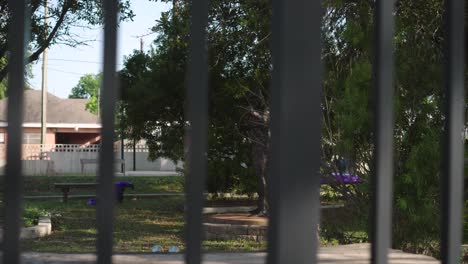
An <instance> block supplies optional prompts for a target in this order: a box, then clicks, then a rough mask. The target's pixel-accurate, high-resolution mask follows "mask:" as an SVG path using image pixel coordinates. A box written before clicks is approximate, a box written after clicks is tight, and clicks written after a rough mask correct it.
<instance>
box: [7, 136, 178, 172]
mask: <svg viewBox="0 0 468 264" xmlns="http://www.w3.org/2000/svg"><path fill="white" fill-rule="evenodd" d="M135 150H136V151H135V165H136V166H135V170H136V171H145V172H147V171H161V172H175V171H176V170H177V167H181V166H182V163H180V162H179V164H178V165H176V164H175V163H174V162H173V161H171V160H169V159H165V158H158V159H156V160H155V161H150V160H148V155H149V153H148V147H147V146H146V145H137V146H136V147H135ZM99 152H100V145H74V144H55V145H40V144H24V145H23V156H22V162H23V170H24V174H25V175H30V176H36V175H81V174H84V175H96V174H97V169H98V167H97V166H98V164H99V163H92V164H85V165H84V166H83V171H82V165H81V160H82V159H88V160H98V159H99ZM114 153H115V157H116V159H121V150H120V144H116V145H115V151H114ZM133 159H134V155H133V146H125V147H124V162H125V170H126V171H133V169H134V166H133ZM5 164H6V159H5V145H3V146H0V170H1V172H2V173H3V170H4V166H5ZM115 170H116V172H121V165H120V163H116V165H115ZM82 172H83V173H82Z"/></svg>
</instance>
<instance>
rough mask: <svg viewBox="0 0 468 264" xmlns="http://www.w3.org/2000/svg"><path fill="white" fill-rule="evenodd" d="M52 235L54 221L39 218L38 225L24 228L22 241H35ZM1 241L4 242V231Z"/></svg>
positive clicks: (1, 230) (1, 234) (1, 233)
mask: <svg viewBox="0 0 468 264" xmlns="http://www.w3.org/2000/svg"><path fill="white" fill-rule="evenodd" d="M50 234H52V221H51V220H50V217H39V221H38V223H37V225H35V226H31V227H22V228H21V232H20V239H34V238H39V237H45V236H48V235H50ZM0 240H3V229H0Z"/></svg>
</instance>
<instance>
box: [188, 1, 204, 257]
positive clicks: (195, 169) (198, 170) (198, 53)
mask: <svg viewBox="0 0 468 264" xmlns="http://www.w3.org/2000/svg"><path fill="white" fill-rule="evenodd" d="M191 5H192V6H191V7H192V17H191V25H190V54H189V62H188V72H187V101H188V108H187V111H186V116H187V118H188V120H189V123H190V128H189V131H188V139H189V140H188V143H189V153H188V159H187V161H188V174H187V179H186V181H187V187H186V188H187V190H186V193H187V196H186V202H187V212H186V247H187V251H186V254H185V261H186V263H190V264H192V263H193V264H198V263H201V243H202V236H201V234H202V210H203V202H204V201H203V191H204V190H205V179H206V162H207V161H206V158H207V157H206V155H207V154H206V153H207V145H208V143H207V127H208V62H207V48H206V46H207V43H206V26H207V23H208V6H209V1H208V0H197V1H192V2H191Z"/></svg>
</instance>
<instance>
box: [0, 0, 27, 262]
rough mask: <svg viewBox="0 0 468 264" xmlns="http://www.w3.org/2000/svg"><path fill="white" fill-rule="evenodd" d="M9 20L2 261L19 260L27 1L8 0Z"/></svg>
mask: <svg viewBox="0 0 468 264" xmlns="http://www.w3.org/2000/svg"><path fill="white" fill-rule="evenodd" d="M8 6H9V7H10V8H11V14H12V20H11V22H10V26H9V29H8V44H9V47H8V48H9V51H10V56H9V60H8V63H9V65H8V74H9V75H8V110H7V112H8V113H7V115H8V116H7V119H8V128H7V133H8V145H7V165H6V171H5V186H8V188H3V191H4V195H5V197H4V199H5V200H4V201H5V209H4V210H5V213H4V215H5V226H4V227H3V228H4V232H3V233H4V236H3V243H2V244H3V263H12V264H15V263H20V253H21V251H20V242H19V234H20V225H21V214H22V199H23V175H22V166H21V141H22V137H23V134H22V132H23V131H22V123H23V90H24V67H25V51H26V42H27V38H26V36H27V35H28V32H27V31H28V30H27V29H28V21H29V19H28V17H29V14H28V13H29V12H28V6H27V1H26V0H10V1H8Z"/></svg>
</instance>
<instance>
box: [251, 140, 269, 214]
mask: <svg viewBox="0 0 468 264" xmlns="http://www.w3.org/2000/svg"><path fill="white" fill-rule="evenodd" d="M267 155H268V153H267V148H266V147H265V146H264V145H262V144H259V143H256V142H254V143H253V145H252V161H253V165H254V168H255V176H256V177H257V194H258V200H257V209H255V210H253V211H252V212H251V213H252V214H254V215H261V216H266V215H268V211H269V210H268V209H269V208H268V201H267V188H268V183H267V175H266V167H267V166H266V165H267V158H268V156H267Z"/></svg>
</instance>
